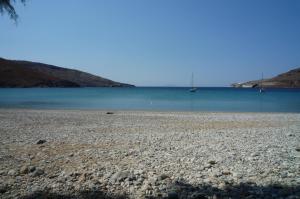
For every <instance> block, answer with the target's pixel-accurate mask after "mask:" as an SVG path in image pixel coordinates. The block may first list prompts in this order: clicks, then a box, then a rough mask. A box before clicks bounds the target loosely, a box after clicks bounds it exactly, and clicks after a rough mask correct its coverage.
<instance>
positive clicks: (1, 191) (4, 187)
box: [0, 184, 8, 193]
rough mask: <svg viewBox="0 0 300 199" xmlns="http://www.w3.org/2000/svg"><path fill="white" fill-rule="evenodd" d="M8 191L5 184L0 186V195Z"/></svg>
mask: <svg viewBox="0 0 300 199" xmlns="http://www.w3.org/2000/svg"><path fill="white" fill-rule="evenodd" d="M7 190H8V186H7V184H0V193H5V192H7Z"/></svg>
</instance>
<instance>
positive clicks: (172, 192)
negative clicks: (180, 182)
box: [168, 191, 179, 199]
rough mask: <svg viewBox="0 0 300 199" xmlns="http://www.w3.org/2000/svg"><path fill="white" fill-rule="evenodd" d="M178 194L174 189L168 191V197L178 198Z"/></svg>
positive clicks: (171, 198) (169, 198) (170, 198)
mask: <svg viewBox="0 0 300 199" xmlns="http://www.w3.org/2000/svg"><path fill="white" fill-rule="evenodd" d="M178 198H179V196H178V194H177V193H176V192H175V191H171V192H169V193H168V199H178Z"/></svg>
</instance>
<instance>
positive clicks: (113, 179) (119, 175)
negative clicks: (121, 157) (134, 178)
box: [109, 171, 130, 183]
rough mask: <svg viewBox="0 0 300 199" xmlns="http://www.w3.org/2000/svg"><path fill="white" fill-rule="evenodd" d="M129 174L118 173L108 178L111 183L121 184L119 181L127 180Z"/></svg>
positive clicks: (126, 172)
mask: <svg viewBox="0 0 300 199" xmlns="http://www.w3.org/2000/svg"><path fill="white" fill-rule="evenodd" d="M129 174H130V172H129V171H118V172H116V173H115V174H113V175H112V176H111V177H110V179H109V181H110V182H111V183H115V182H117V181H118V182H121V181H123V180H125V179H126V178H128V177H129Z"/></svg>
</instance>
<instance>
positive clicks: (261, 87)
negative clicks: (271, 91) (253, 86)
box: [259, 73, 265, 93]
mask: <svg viewBox="0 0 300 199" xmlns="http://www.w3.org/2000/svg"><path fill="white" fill-rule="evenodd" d="M263 80H264V74H263V73H262V74H261V81H260V88H259V92H260V93H264V92H265V89H264V88H263Z"/></svg>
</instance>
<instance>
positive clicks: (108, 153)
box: [0, 109, 300, 199]
mask: <svg viewBox="0 0 300 199" xmlns="http://www.w3.org/2000/svg"><path fill="white" fill-rule="evenodd" d="M108 111H111V110H101V111H99V110H86V111H84V110H44V109H39V110H36V109H0V196H1V198H23V199H29V198H40V197H42V196H48V197H52V198H62V197H69V198H87V197H93V196H94V197H96V198H97V197H98V198H151V197H152V198H211V199H212V198H230V197H231V198H241V197H250V198H251V197H252V198H266V197H269V196H271V195H272V197H275V198H297V196H298V195H299V193H300V181H299V177H298V176H299V165H300V164H299V163H300V146H299V143H300V114H298V113H296V114H295V113H228V112H222V113H219V112H164V111H162V112H155V111H121V110H118V111H115V110H112V112H113V114H107V112H108Z"/></svg>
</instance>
